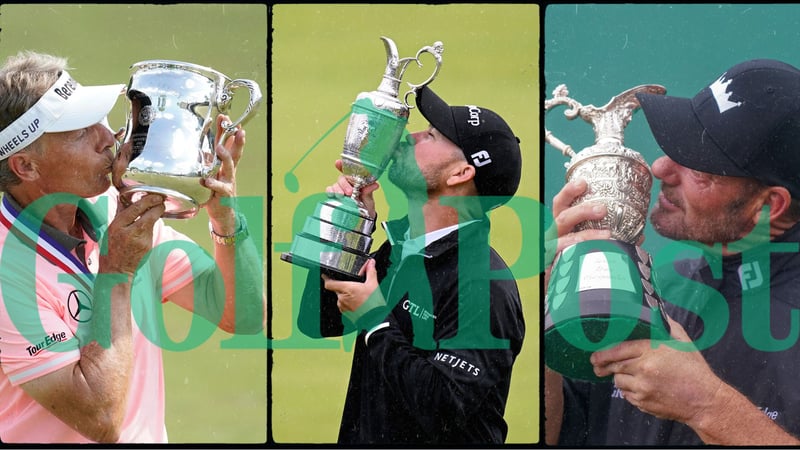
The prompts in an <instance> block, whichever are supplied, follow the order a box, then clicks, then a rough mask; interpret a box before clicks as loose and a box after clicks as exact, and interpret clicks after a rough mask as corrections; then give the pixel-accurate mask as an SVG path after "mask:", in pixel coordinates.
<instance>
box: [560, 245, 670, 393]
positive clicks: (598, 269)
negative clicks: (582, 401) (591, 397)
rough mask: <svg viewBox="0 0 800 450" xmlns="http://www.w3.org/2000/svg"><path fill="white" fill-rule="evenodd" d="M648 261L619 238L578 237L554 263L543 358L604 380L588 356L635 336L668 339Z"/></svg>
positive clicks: (572, 373) (575, 374)
mask: <svg viewBox="0 0 800 450" xmlns="http://www.w3.org/2000/svg"><path fill="white" fill-rule="evenodd" d="M652 272H653V269H652V260H651V258H650V255H649V254H648V253H647V252H645V251H644V250H643V249H642V248H641V247H638V246H636V245H635V244H631V243H628V242H624V241H620V240H615V239H611V240H596V241H583V242H580V243H578V244H574V245H572V246H570V247H567V248H565V249H564V250H563V251H562V252H561V254H559V256H558V257H557V260H556V261H555V262H554V263H553V268H552V269H551V277H553V278H551V280H550V285H549V286H548V291H547V297H546V300H545V301H546V302H547V304H546V305H545V308H546V310H545V317H544V348H545V363H546V364H547V366H548V367H550V368H551V369H552V370H554V371H556V372H559V373H561V374H562V375H565V376H568V377H570V378H576V379H581V380H589V381H607V380H610V378H611V377H604V378H602V379H601V378H599V377H597V376H596V375H595V374H594V370H593V368H592V364H591V363H590V362H589V357H590V356H591V354H592V353H594V352H595V351H599V350H604V349H608V348H611V347H613V346H615V345H617V344H619V343H621V342H623V341H629V340H635V339H653V340H669V339H670V333H669V323H668V321H667V317H666V314H665V313H664V310H663V306H664V304H663V301H662V300H661V297H660V296H659V294H658V292H657V291H656V289H655V285H654V282H655V280H654V279H653V273H652Z"/></svg>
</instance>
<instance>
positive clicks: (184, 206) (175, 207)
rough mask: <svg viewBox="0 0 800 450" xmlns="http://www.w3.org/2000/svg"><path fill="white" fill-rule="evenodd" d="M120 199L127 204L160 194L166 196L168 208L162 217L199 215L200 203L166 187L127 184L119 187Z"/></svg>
mask: <svg viewBox="0 0 800 450" xmlns="http://www.w3.org/2000/svg"><path fill="white" fill-rule="evenodd" d="M119 194H120V199H121V201H122V204H123V205H125V206H129V205H131V204H132V203H133V202H135V201H136V200H138V199H139V198H141V197H143V196H144V195H146V194H159V195H162V196H164V205H165V206H166V209H165V210H164V214H163V215H162V216H161V217H164V218H166V219H189V218H192V217H194V216H196V215H197V213H198V212H199V211H200V205H198V204H197V202H196V201H195V200H194V199H193V198H191V197H189V196H188V195H185V194H182V193H180V192H178V191H175V190H173V189H166V188H162V187H158V186H146V185H135V186H126V187H123V188H120V189H119Z"/></svg>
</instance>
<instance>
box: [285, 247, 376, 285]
mask: <svg viewBox="0 0 800 450" xmlns="http://www.w3.org/2000/svg"><path fill="white" fill-rule="evenodd" d="M281 260H283V261H286V262H288V263H291V264H294V265H297V266H300V267H305V268H307V269H314V268H319V272H320V274H325V275H327V276H329V277H331V278H333V279H335V280H340V281H360V282H363V281H364V280H365V279H366V278H365V277H363V276H359V275H357V274H356V275H354V274H352V273H350V272H347V271H345V270H342V269H340V268H338V267H334V266H323V265H321V264H320V263H319V261H312V260H310V259H306V258H303V257H302V256H298V255H294V254H292V253H281Z"/></svg>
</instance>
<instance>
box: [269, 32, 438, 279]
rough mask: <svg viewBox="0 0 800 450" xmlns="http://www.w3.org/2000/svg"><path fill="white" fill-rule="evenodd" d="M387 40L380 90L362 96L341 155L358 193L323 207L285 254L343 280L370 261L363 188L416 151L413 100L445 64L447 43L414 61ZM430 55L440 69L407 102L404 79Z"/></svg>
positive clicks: (432, 47)
mask: <svg viewBox="0 0 800 450" xmlns="http://www.w3.org/2000/svg"><path fill="white" fill-rule="evenodd" d="M381 39H382V40H383V43H384V47H385V49H386V68H385V70H384V73H383V78H382V80H381V82H380V85H379V86H378V89H377V90H375V91H371V92H362V93H360V94H358V96H357V97H356V100H355V102H353V104H352V109H351V114H350V121H349V123H348V126H347V131H346V134H345V139H344V146H343V151H342V153H341V158H342V173H343V174H344V175H345V176H346V177H347V178H348V179H349V181H350V182H351V183H352V184H353V194H352V195H351V196H350V197H346V198H342V199H337V198H332V199H329V200H327V201H324V202H321V203H319V204H318V205H317V208H316V211H315V212H314V215H312V216H309V217H308V218H307V219H306V222H305V224H304V226H303V230H302V231H301V232H300V233H298V234H296V235H295V238H294V239H293V241H292V245H291V248H290V251H289V252H287V253H282V254H281V259H282V260H284V261H287V262H290V263H292V264H297V265H300V266H303V267H308V268H311V267H319V268H320V269H321V270H322V271H323V272H324V273H327V274H329V275H331V276H333V277H336V278H339V279H361V278H362V277H361V276H359V272H360V271H361V268H362V267H363V266H364V264H365V263H366V262H367V260H368V259H369V250H370V247H371V246H372V237H371V234H372V231H373V230H374V228H375V225H374V220H373V219H372V218H370V217H369V215H368V213H367V210H366V209H365V208H364V205H363V204H362V203H361V201H360V193H361V188H362V187H363V186H366V185H368V184H370V183H373V182H375V180H377V179H378V178H379V177H380V176H381V174H382V173H383V171H384V170H385V169H386V167H387V166H388V165H389V162H390V161H391V160H392V156H393V154H394V153H395V152H397V151H413V149H408V148H407V147H408V146H409V144H408V142H405V141H403V140H402V138H403V135H404V133H405V127H406V124H407V123H408V117H409V112H410V110H411V109H412V108H413V106H411V105H409V103H408V96H409V95H411V94H416V91H417V90H419V89H420V88H421V87H423V86H425V85H427V84H429V83H430V82H432V81H433V80H434V78H435V77H436V75H437V74H438V73H439V68H440V67H441V64H442V51H443V49H444V48H443V45H442V43H441V42H438V41H437V42H435V43H434V44H433V45H430V46H425V47H422V48H421V49H419V51H417V53H416V55H415V56H414V57H408V58H400V57H399V55H398V51H397V46H396V45H395V43H394V41H392V40H391V39H389V38H387V37H381ZM424 53H428V54H430V55H432V56H433V58H434V59H435V62H436V67H435V68H434V70H433V73H432V74H431V75H430V76H429V77H428V79H427V80H425V81H424V82H422V83H420V84H412V83H408V85H409V87H410V89H409V90H408V91H407V92H406V93H405V95H404V96H403V99H402V100H401V99H400V98H399V89H400V82H401V80H402V78H403V75H404V74H405V71H406V69H407V67H408V65H409V64H410V63H411V62H412V61H413V62H415V63H416V64H417V65H418V66H422V62H421V61H420V57H421V56H422V55H423V54H424Z"/></svg>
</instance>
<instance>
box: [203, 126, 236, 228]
mask: <svg viewBox="0 0 800 450" xmlns="http://www.w3.org/2000/svg"><path fill="white" fill-rule="evenodd" d="M223 123H230V118H229V117H228V116H226V115H224V114H220V115H219V116H217V136H219V137H220V138H219V141H218V142H217V143H216V146H215V147H214V149H215V151H216V153H217V157H218V158H219V159H220V162H221V165H220V168H219V170H218V171H217V173H216V175H215V176H214V177H209V178H204V179H201V180H200V182H201V183H202V184H203V186H205V187H207V188H209V189H211V191H212V192H213V194H212V195H211V198H210V199H209V200H208V202H206V204H205V208H206V211H208V217H209V219H210V220H211V222H212V224H213V227H214V231H215V232H216V233H217V234H221V235H230V234H233V233H234V232H235V231H236V215H235V213H234V211H233V210H232V209H231V208H230V207H228V206H223V205H222V202H221V201H220V200H221V199H222V198H224V197H235V196H236V167H237V166H238V164H239V159H241V157H242V153H243V152H244V145H245V131H244V130H243V129H242V127H241V126H237V127H236V131H235V132H234V133H233V134H231V135H224V132H225V130H224V129H223V128H222V124H223Z"/></svg>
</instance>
